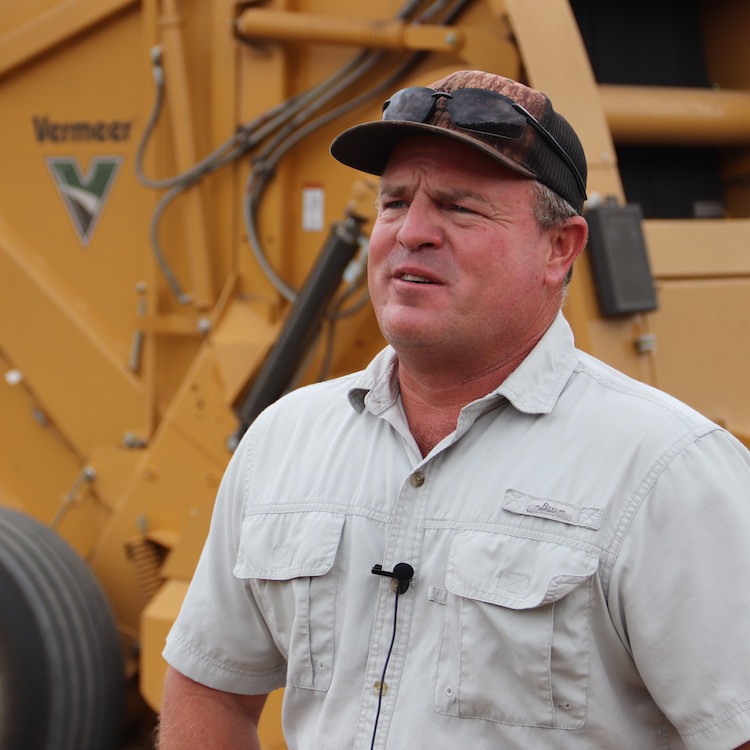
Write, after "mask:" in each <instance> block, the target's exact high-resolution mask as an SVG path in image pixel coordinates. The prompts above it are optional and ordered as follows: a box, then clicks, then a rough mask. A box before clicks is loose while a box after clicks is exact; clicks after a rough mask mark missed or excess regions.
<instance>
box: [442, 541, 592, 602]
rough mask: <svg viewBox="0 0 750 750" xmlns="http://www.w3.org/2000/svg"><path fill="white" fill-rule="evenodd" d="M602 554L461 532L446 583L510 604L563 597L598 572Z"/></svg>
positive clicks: (467, 593) (481, 598) (459, 590)
mask: <svg viewBox="0 0 750 750" xmlns="http://www.w3.org/2000/svg"><path fill="white" fill-rule="evenodd" d="M598 563H599V555H598V553H597V552H596V551H595V550H594V548H589V549H583V548H581V547H574V546H570V545H567V544H559V543H556V542H552V541H544V540H540V539H528V538H525V537H516V536H509V535H507V534H496V533H489V532H481V531H471V532H462V533H460V534H458V535H457V536H456V538H455V539H454V540H453V543H452V545H451V552H450V556H449V558H448V567H447V572H446V579H445V585H446V588H447V589H448V590H449V591H451V592H452V593H454V594H457V595H458V596H463V597H466V598H469V599H477V600H479V601H483V602H487V603H488V604H497V605H500V606H502V607H509V608H511V609H531V608H533V607H539V606H541V605H543V604H549V603H551V602H554V601H557V600H558V599H561V598H562V597H563V596H565V595H566V594H568V593H570V592H571V591H572V590H573V589H575V588H577V587H578V586H580V585H581V584H582V583H583V582H584V581H586V580H587V579H589V578H591V576H593V575H594V573H595V572H596V569H597V566H598Z"/></svg>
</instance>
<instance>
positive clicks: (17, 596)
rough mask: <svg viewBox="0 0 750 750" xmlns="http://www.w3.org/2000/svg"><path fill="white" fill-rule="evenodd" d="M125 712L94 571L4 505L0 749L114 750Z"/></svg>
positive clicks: (117, 660) (117, 656)
mask: <svg viewBox="0 0 750 750" xmlns="http://www.w3.org/2000/svg"><path fill="white" fill-rule="evenodd" d="M124 704H125V677H124V671H123V664H122V653H121V649H120V642H119V637H118V634H117V628H116V626H115V622H114V618H113V616H112V612H111V609H110V606H109V602H108V601H107V599H106V597H105V595H104V593H103V591H102V589H101V586H100V585H99V583H98V581H97V580H96V578H95V577H94V575H93V573H92V572H91V570H90V569H89V567H88V565H86V563H85V562H84V561H83V560H82V559H81V558H80V556H79V555H78V554H77V553H76V551H75V550H74V549H73V548H72V547H71V546H70V545H69V544H68V543H67V542H66V541H65V540H63V539H62V538H61V537H60V536H59V535H58V534H56V533H55V532H54V531H52V530H51V529H50V528H49V527H47V526H44V525H43V524H41V523H39V522H38V521H36V520H35V519H33V518H31V517H30V516H28V515H26V514H24V513H20V512H18V511H15V510H12V509H10V508H4V507H0V750H113V749H114V748H116V746H117V744H118V741H119V738H120V733H121V726H122V718H123V711H124Z"/></svg>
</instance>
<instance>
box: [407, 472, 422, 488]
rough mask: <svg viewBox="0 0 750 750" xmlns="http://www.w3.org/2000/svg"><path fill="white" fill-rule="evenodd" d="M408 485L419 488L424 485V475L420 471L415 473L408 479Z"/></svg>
mask: <svg viewBox="0 0 750 750" xmlns="http://www.w3.org/2000/svg"><path fill="white" fill-rule="evenodd" d="M409 484H411V486H412V487H421V486H422V485H423V484H424V474H422V472H421V471H415V472H414V473H413V474H412V475H411V476H410V477H409Z"/></svg>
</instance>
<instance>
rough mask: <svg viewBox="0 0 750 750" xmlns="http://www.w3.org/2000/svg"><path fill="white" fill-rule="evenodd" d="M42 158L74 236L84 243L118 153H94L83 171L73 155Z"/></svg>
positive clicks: (109, 183) (107, 188) (113, 173)
mask: <svg viewBox="0 0 750 750" xmlns="http://www.w3.org/2000/svg"><path fill="white" fill-rule="evenodd" d="M46 162H47V167H48V169H49V171H50V173H51V174H52V179H53V180H54V181H55V185H56V187H57V191H58V193H59V194H60V197H61V198H62V201H63V204H64V205H65V208H66V210H67V212H68V216H70V220H71V221H72V222H73V226H74V227H75V230H76V234H77V235H78V239H79V240H80V242H81V244H82V245H83V246H84V247H86V246H88V244H89V241H90V240H91V235H92V234H93V231H94V228H95V227H96V224H97V221H98V220H99V216H100V215H101V212H102V209H103V208H104V204H105V202H106V199H107V195H108V194H109V191H110V189H111V188H112V185H113V184H114V181H115V176H116V175H117V171H118V170H119V169H120V164H121V163H122V157H121V156H95V157H94V158H93V159H91V162H90V164H89V168H88V170H87V172H86V173H85V174H84V173H83V172H81V168H80V166H79V164H78V160H77V159H76V158H75V157H68V156H59V157H57V156H55V157H49V158H47V159H46Z"/></svg>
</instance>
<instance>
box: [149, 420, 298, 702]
mask: <svg viewBox="0 0 750 750" xmlns="http://www.w3.org/2000/svg"><path fill="white" fill-rule="evenodd" d="M254 439H255V438H254V435H253V433H252V431H249V432H248V433H247V434H246V435H245V437H244V438H243V440H242V441H241V443H240V445H239V447H238V449H237V451H236V452H235V454H234V455H233V457H232V460H231V461H230V463H229V466H228V467H227V470H226V472H225V474H224V477H223V479H222V482H221V485H220V487H219V492H218V495H217V499H216V504H215V506H214V511H213V516H212V520H211V528H210V531H209V534H208V539H207V541H206V544H205V546H204V549H203V552H202V554H201V557H200V561H199V563H198V566H197V568H196V571H195V575H194V577H193V579H192V581H191V584H190V587H189V589H188V593H187V595H186V597H185V601H184V603H183V605H182V609H181V611H180V614H179V616H178V618H177V620H176V622H175V624H174V625H173V627H172V629H171V631H170V633H169V636H168V638H167V643H166V647H165V649H164V653H163V655H164V658H165V659H166V660H167V662H168V663H169V664H171V665H172V666H173V667H174V668H175V669H177V670H178V671H179V672H181V673H182V674H184V675H186V676H187V677H189V678H191V679H192V680H195V681H196V682H199V683H201V684H203V685H207V686H209V687H212V688H215V689H218V690H224V691H226V692H231V693H239V694H244V695H261V694H266V693H269V692H271V691H272V690H274V689H276V688H277V687H281V686H283V684H284V681H285V674H286V661H285V659H284V657H283V656H282V655H281V654H280V653H279V651H278V649H277V648H276V646H275V644H274V641H273V638H272V636H271V634H270V632H269V630H268V628H267V626H266V623H265V621H264V618H263V614H262V612H261V610H260V608H259V607H258V605H257V603H256V602H255V600H254V599H253V597H252V594H251V591H250V587H249V586H248V585H247V584H246V582H245V581H242V580H241V579H239V578H237V577H236V576H234V575H233V573H232V569H233V568H234V565H235V562H236V558H237V549H238V546H239V540H240V534H241V531H242V518H243V512H244V491H243V490H244V485H245V475H246V469H245V467H246V466H247V462H248V461H249V460H251V455H252V446H253V441H254Z"/></svg>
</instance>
